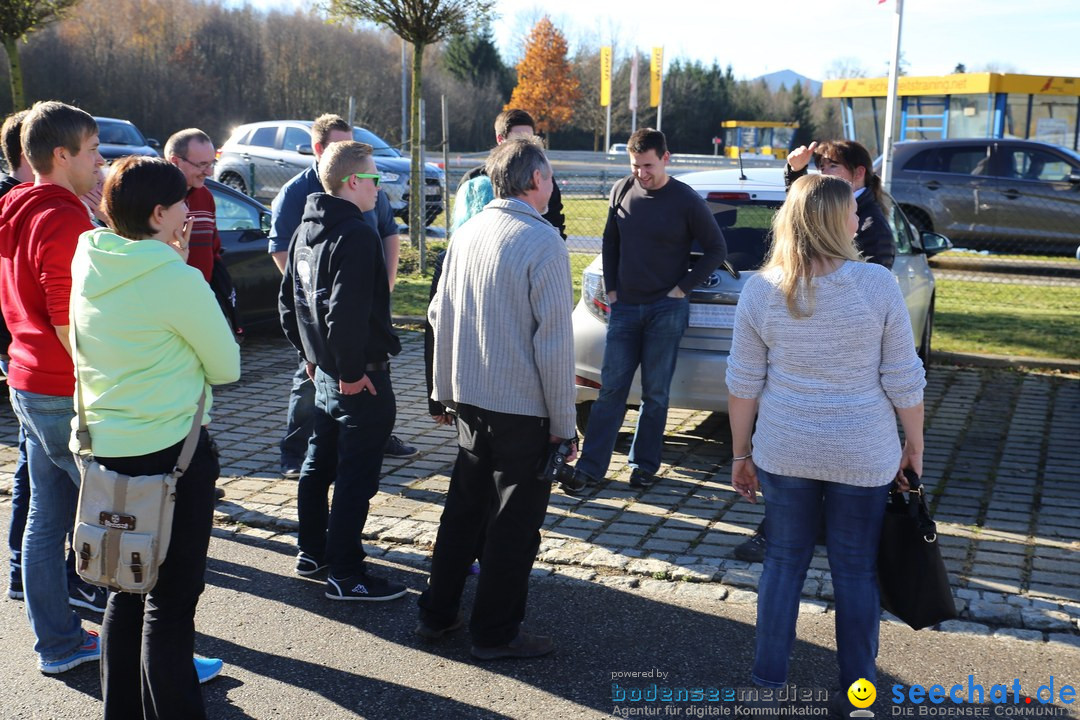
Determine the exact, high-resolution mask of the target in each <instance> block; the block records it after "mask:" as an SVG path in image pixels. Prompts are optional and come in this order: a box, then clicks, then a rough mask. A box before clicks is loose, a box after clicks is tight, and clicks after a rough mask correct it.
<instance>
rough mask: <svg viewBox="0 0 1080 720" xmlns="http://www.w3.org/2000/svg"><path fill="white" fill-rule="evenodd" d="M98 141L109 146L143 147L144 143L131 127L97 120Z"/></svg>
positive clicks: (137, 132)
mask: <svg viewBox="0 0 1080 720" xmlns="http://www.w3.org/2000/svg"><path fill="white" fill-rule="evenodd" d="M97 124H98V141H99V142H102V143H108V144H109V145H145V144H146V141H145V140H144V139H143V136H142V135H140V134H139V131H138V130H136V129H135V127H134V126H133V125H128V124H127V123H119V122H109V121H103V120H98V121H97Z"/></svg>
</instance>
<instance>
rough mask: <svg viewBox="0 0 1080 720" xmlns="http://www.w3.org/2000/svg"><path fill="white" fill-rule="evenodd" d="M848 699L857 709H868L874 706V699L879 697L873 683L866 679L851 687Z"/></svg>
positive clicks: (854, 683) (857, 681)
mask: <svg viewBox="0 0 1080 720" xmlns="http://www.w3.org/2000/svg"><path fill="white" fill-rule="evenodd" d="M847 697H848V700H850V701H851V704H852V705H854V706H855V707H857V708H868V707H870V706H871V705H873V704H874V699H875V698H876V697H877V690H876V689H875V688H874V684H873V683H872V682H870V681H869V680H867V679H866V678H859V679H858V680H856V681H855V682H853V683H851V687H849V688H848V691H847Z"/></svg>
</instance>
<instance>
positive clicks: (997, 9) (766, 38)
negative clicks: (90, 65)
mask: <svg viewBox="0 0 1080 720" xmlns="http://www.w3.org/2000/svg"><path fill="white" fill-rule="evenodd" d="M221 1H222V2H225V3H226V4H229V5H243V4H245V2H246V3H247V4H250V5H252V6H254V7H256V8H276V9H294V8H300V9H307V8H312V7H314V6H315V5H316V3H315V2H313V1H312V0H221ZM895 2H896V0H886V2H885V3H883V4H880V5H879V4H878V1H877V0H673V1H672V2H668V3H662V2H657V1H656V0H650V1H649V2H646V1H645V0H544V2H542V3H538V2H534V1H533V0H500V1H499V2H498V3H497V12H498V13H499V18H498V19H497V20H496V22H495V23H494V26H493V27H494V31H495V38H496V42H497V43H498V45H499V49H500V50H501V51H502V53H503V56H504V59H507V58H509V59H515V58H516V57H517V56H518V55H519V54H520V48H521V43H522V42H523V39H524V36H525V34H526V33H527V32H528V29H529V28H530V27H531V26H532V24H533V23H534V22H535V21H536V20H537V19H539V17H541V16H542V15H543V14H548V15H550V16H551V19H552V21H553V22H554V23H555V24H556V25H557V26H558V27H559V28H560V29H562V30H563V32H564V33H565V34H566V35H567V39H568V40H569V41H570V44H571V50H573V48H574V47H577V46H581V45H588V46H598V45H601V44H607V43H609V42H614V44H615V45H616V48H617V49H616V52H620V49H619V48H620V46H621V48H624V49H629V48H631V47H633V46H635V45H636V46H637V47H639V48H642V49H643V50H644V49H646V48H649V47H652V46H653V45H663V46H664V47H665V58H666V59H667V60H668V61H670V60H672V59H674V58H676V57H681V58H687V59H692V60H700V61H702V62H705V63H711V62H713V61H714V60H715V61H717V62H719V63H720V64H721V65H725V66H726V65H728V64H730V65H732V66H733V68H734V71H735V75H736V76H737V77H756V76H758V75H762V74H764V73H768V72H774V71H777V70H784V69H791V70H794V71H796V72H798V73H801V74H803V75H806V76H808V77H811V78H814V79H816V80H821V79H824V78H825V77H826V75H827V74H828V72H829V71H830V68H832V67H833V66H834V63H835V62H836V61H838V60H844V61H847V62H848V63H850V64H853V65H856V66H859V67H862V68H865V69H866V70H867V71H868V72H869V74H870V75H872V76H873V75H884V74H885V73H886V71H887V63H888V61H889V59H890V54H891V44H892V22H893V18H894V17H895V12H894V8H895ZM1078 41H1080V0H904V25H903V35H902V49H903V52H904V59H905V61H906V63H907V70H908V72H909V74H912V75H943V74H946V73H949V72H951V71H952V69H953V67H954V66H955V65H956V64H957V63H960V62H962V63H964V64H965V65H966V66H967V67H968V69H969V70H975V69H982V68H984V67H985V66H987V65H993V66H995V67H996V68H998V69H999V70H1001V69H1005V70H1008V71H1015V72H1021V73H1027V74H1032V75H1067V76H1073V77H1080V51H1078V50H1077V49H1076V48H1077V44H1078Z"/></svg>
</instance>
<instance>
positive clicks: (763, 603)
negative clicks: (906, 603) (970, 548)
mask: <svg viewBox="0 0 1080 720" xmlns="http://www.w3.org/2000/svg"><path fill="white" fill-rule="evenodd" d="M757 473H758V480H759V481H760V482H761V487H762V492H763V493H764V495H765V501H766V512H765V537H766V538H768V542H767V544H766V545H765V570H764V572H762V574H761V581H760V584H759V585H758V619H757V643H756V649H755V654H754V670H753V680H754V683H755V684H757V685H761V686H764V687H781V686H782V685H783V684H784V683H785V681H786V680H787V674H788V661H789V659H790V657H791V646H792V645H793V644H794V642H795V620H796V618H797V617H798V615H799V596H800V594H801V592H802V587H803V582H804V581H805V580H806V570H807V568H808V567H809V566H810V559H811V558H812V557H813V554H814V541H815V538H816V537H817V534H818V530H819V529H820V527H821V519H822V516H824V518H825V538H826V543H825V544H826V547H827V549H828V553H829V568H830V569H831V571H832V583H833V592H834V594H835V597H836V656H837V659H838V661H839V663H840V687H842V688H846V687H848V686H850V685H851V683H853V682H855V681H856V680H858V679H859V678H866V679H867V680H869V681H870V682H871V683H876V682H877V669H876V667H875V664H874V663H875V660H876V658H877V651H878V625H879V623H880V620H881V600H880V598H879V596H878V585H877V550H878V541H879V540H880V538H881V523H882V519H883V518H884V516H885V500H886V498H887V496H888V493H889V486H888V485H887V484H886V485H879V486H877V487H855V486H853V485H844V484H842V483H836V482H825V481H822V480H808V479H806V478H797V477H788V476H786V475H773V474H771V473H768V472H766V471H764V470H762V469H761V468H758V469H757Z"/></svg>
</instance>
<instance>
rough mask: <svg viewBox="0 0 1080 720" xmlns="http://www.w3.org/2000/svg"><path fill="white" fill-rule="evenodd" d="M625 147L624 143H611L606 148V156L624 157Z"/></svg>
mask: <svg viewBox="0 0 1080 720" xmlns="http://www.w3.org/2000/svg"><path fill="white" fill-rule="evenodd" d="M626 149H627V145H626V143H612V145H611V147H609V148H608V151H607V153H608V155H626Z"/></svg>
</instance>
